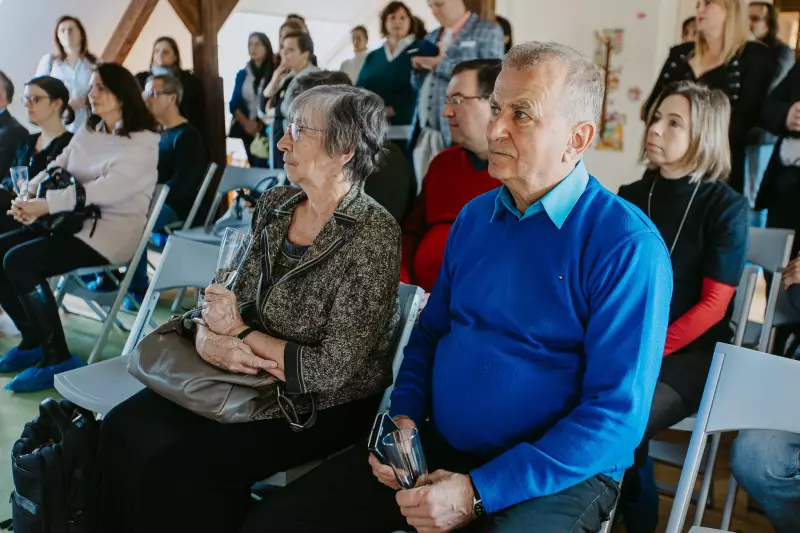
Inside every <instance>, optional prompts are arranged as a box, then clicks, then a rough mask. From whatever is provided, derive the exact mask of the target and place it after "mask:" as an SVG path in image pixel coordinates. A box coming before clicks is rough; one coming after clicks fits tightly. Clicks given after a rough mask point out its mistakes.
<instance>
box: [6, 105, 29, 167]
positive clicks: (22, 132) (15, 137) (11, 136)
mask: <svg viewBox="0 0 800 533" xmlns="http://www.w3.org/2000/svg"><path fill="white" fill-rule="evenodd" d="M27 136H28V130H26V129H25V127H24V126H23V125H22V124H20V123H19V122H17V119H15V118H14V117H12V116H11V113H9V112H8V109H6V110H4V111H0V179H2V178H5V177H6V176H8V173H9V169H10V168H11V165H12V163H13V162H14V158H15V157H16V154H17V148H19V145H20V144H22V143H23V142H24V141H25V138H26V137H27ZM31 177H33V176H31Z"/></svg>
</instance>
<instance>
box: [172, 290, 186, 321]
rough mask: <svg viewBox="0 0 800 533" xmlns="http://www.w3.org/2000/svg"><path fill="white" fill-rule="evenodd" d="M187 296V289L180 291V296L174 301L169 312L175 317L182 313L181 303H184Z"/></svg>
mask: <svg viewBox="0 0 800 533" xmlns="http://www.w3.org/2000/svg"><path fill="white" fill-rule="evenodd" d="M185 295H186V289H178V294H177V295H176V296H175V299H174V300H173V301H172V308H170V310H169V312H170V313H171V314H173V315H175V314H177V313H178V312H180V309H181V302H182V301H183V297H184V296H185Z"/></svg>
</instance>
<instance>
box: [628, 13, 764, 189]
mask: <svg viewBox="0 0 800 533" xmlns="http://www.w3.org/2000/svg"><path fill="white" fill-rule="evenodd" d="M697 32H698V33H697V41H696V42H693V43H684V44H681V45H678V46H676V47H674V48H672V49H671V50H670V53H669V57H668V58H667V61H666V62H665V63H664V67H663V68H662V69H661V75H660V76H659V77H658V80H657V81H656V84H655V87H653V91H652V92H651V93H650V97H649V98H648V99H647V102H646V103H645V106H644V116H645V117H646V116H648V115H649V113H650V111H652V109H653V107H654V106H655V102H656V100H657V99H658V97H659V95H660V94H661V91H663V90H664V87H666V86H667V85H669V84H670V83H672V82H676V81H681V80H689V81H696V82H697V83H701V84H703V85H706V86H708V87H711V88H712V89H719V90H721V91H722V92H724V93H725V94H726V95H727V96H728V99H729V100H730V103H731V121H730V129H729V131H728V136H729V137H728V138H729V140H730V153H731V159H730V161H731V172H730V178H729V180H728V183H729V184H730V186H731V187H733V189H734V190H736V191H738V192H742V191H743V189H744V168H745V164H744V161H745V147H746V145H747V134H748V132H749V131H750V130H751V129H752V128H753V127H754V126H755V125H756V122H757V120H758V118H759V115H760V113H761V105H762V104H763V102H764V99H765V97H766V95H767V91H768V90H769V86H770V83H771V81H772V71H773V70H774V61H773V60H772V55H771V53H770V51H769V49H768V48H767V47H766V46H765V45H764V44H762V43H760V42H758V41H754V40H753V37H752V35H751V33H750V29H749V26H748V22H747V8H746V7H745V4H744V1H743V0H698V2H697Z"/></svg>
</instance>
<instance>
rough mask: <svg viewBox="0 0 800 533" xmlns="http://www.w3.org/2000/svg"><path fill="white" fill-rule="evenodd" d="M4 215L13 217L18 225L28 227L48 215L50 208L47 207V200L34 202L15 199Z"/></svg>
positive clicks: (39, 199)
mask: <svg viewBox="0 0 800 533" xmlns="http://www.w3.org/2000/svg"><path fill="white" fill-rule="evenodd" d="M6 214H7V215H11V216H12V217H14V220H16V221H17V222H19V223H20V224H24V225H25V226H30V225H31V224H33V223H34V222H36V221H37V220H38V219H39V218H40V217H43V216H45V215H49V214H50V206H48V205H47V200H46V199H44V198H36V199H35V200H28V199H23V198H15V199H14V201H12V202H11V209H9V210H8V211H7V212H6Z"/></svg>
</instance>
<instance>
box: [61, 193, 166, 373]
mask: <svg viewBox="0 0 800 533" xmlns="http://www.w3.org/2000/svg"><path fill="white" fill-rule="evenodd" d="M168 194H169V187H168V186H166V185H156V187H155V190H154V191H153V198H152V200H151V202H150V209H149V213H148V215H147V224H146V225H145V228H144V232H143V233H142V236H141V238H140V239H139V245H138V246H137V247H136V251H135V252H134V254H133V258H132V259H131V260H130V262H129V263H121V264H114V265H106V266H103V267H99V268H98V267H89V268H79V269H77V270H74V271H72V272H69V273H68V274H65V275H64V276H62V278H61V281H60V282H59V283H58V290H57V291H56V295H55V297H56V303H57V304H58V306H59V307H61V304H62V303H63V301H64V296H66V295H67V294H71V295H73V296H77V297H78V298H81V299H82V300H83V301H84V302H86V304H87V305H88V306H89V307H90V308H91V310H92V311H93V312H94V313H95V314H96V315H97V316H98V318H99V319H100V320H101V321H102V322H103V327H102V329H101V330H100V335H99V336H98V338H97V342H96V343H95V345H94V348H93V349H92V353H91V354H90V355H89V364H92V363H95V362H97V361H98V359H99V358H100V356H101V354H102V352H103V347H104V346H105V343H106V340H108V335H109V334H110V333H111V328H112V327H113V326H114V324H115V323H117V324H118V325H119V326H120V328H121V327H122V325H121V324H119V322H118V321H117V314H118V313H119V310H120V308H121V307H122V303H123V301H124V300H125V295H126V294H127V293H128V287H129V286H130V284H131V280H132V279H133V274H134V272H135V271H136V266H137V265H138V264H139V261H142V260H144V253H145V250H146V249H147V243H148V242H149V241H150V234H151V233H152V232H153V226H155V223H156V219H157V218H158V215H159V213H160V212H161V208H162V207H163V206H164V202H165V201H166V199H167V195H168ZM122 269H124V270H125V275H124V276H123V277H122V279H121V280H119V283H118V284H117V289H116V290H113V291H106V292H95V291H91V290H89V289H88V287H87V286H86V283H85V282H84V281H83V279H82V277H83V276H87V275H91V274H100V273H103V274H107V275H108V276H110V277H111V278H113V279H117V277H118V276H117V272H119V271H120V270H122Z"/></svg>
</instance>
